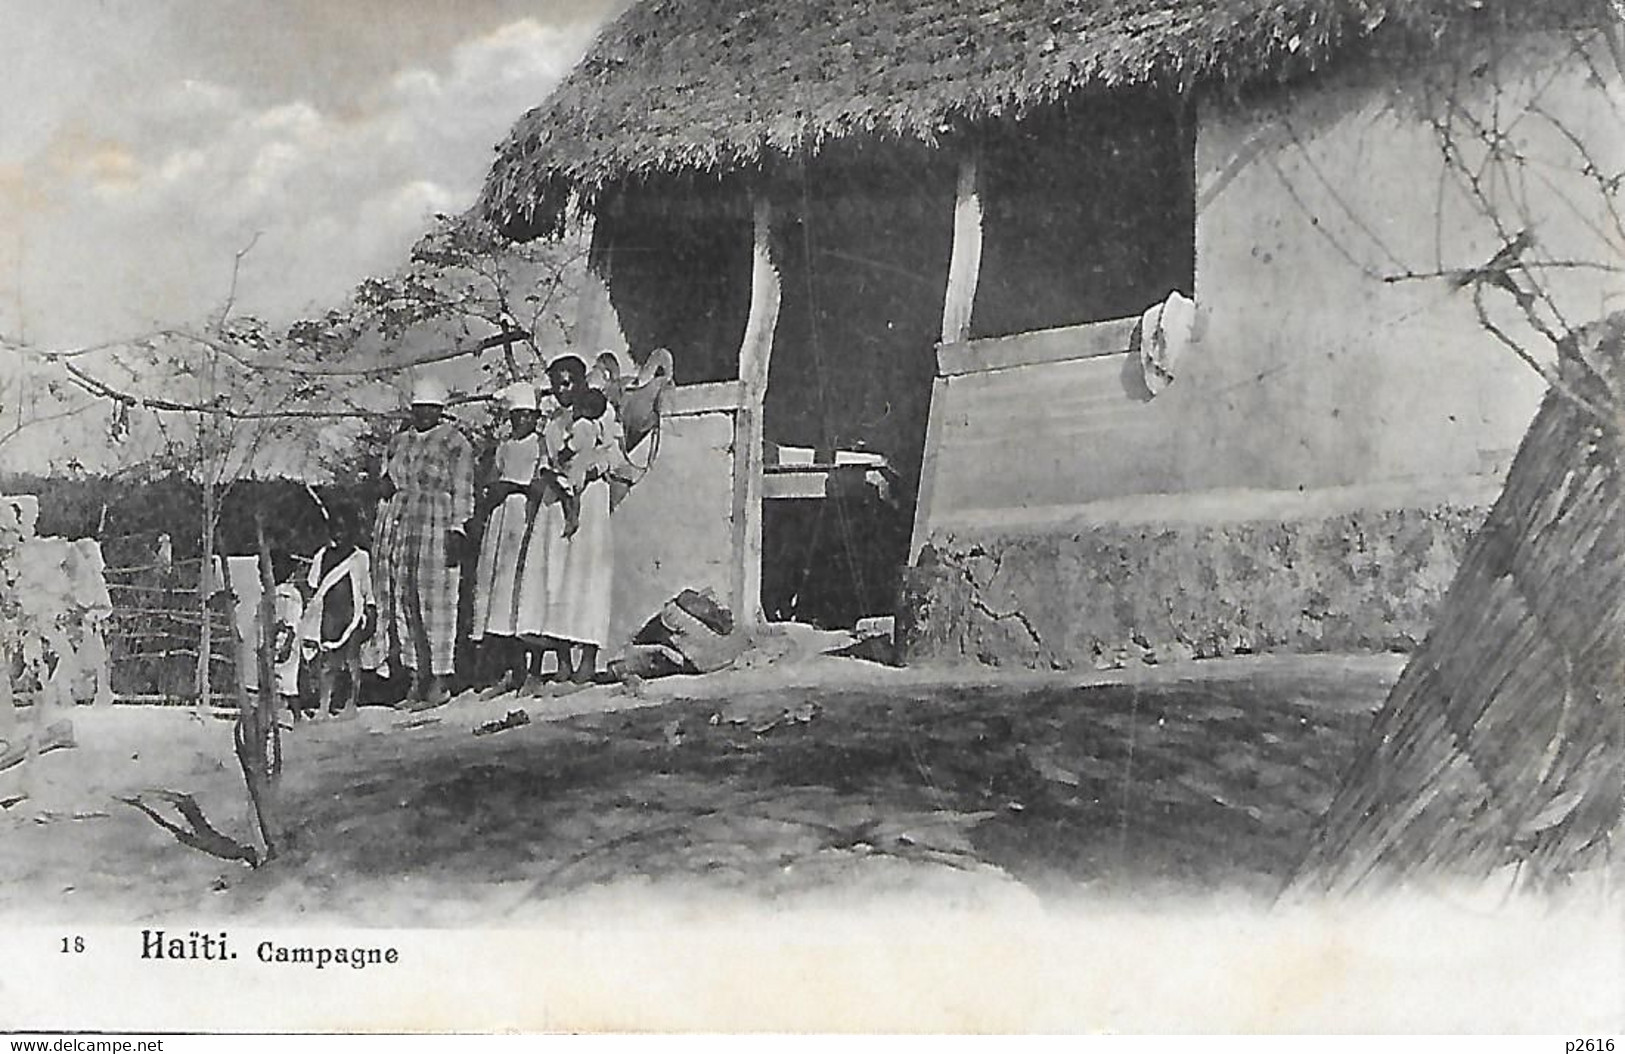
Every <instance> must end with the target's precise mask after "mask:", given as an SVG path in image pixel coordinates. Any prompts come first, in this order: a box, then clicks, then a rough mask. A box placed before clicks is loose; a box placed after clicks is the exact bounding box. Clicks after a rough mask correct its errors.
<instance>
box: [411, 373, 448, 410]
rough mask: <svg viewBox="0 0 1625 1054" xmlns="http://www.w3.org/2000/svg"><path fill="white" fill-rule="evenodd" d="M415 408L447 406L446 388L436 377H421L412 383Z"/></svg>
mask: <svg viewBox="0 0 1625 1054" xmlns="http://www.w3.org/2000/svg"><path fill="white" fill-rule="evenodd" d="M412 405H413V406H445V405H446V386H445V385H444V384H442V383H441V382H440V381H439V380H438V379H436V378H434V377H419V378H418V379H417V380H416V381H414V382H413V383H412Z"/></svg>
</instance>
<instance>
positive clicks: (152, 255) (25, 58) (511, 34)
mask: <svg viewBox="0 0 1625 1054" xmlns="http://www.w3.org/2000/svg"><path fill="white" fill-rule="evenodd" d="M619 6H621V3H620V0H278V2H277V3H264V2H262V0H0V71H3V73H0V331H3V332H5V333H6V334H8V335H10V336H12V337H18V336H21V337H22V338H24V339H26V340H27V341H29V342H30V343H32V344H35V345H37V346H48V347H67V346H72V345H75V344H82V343H90V342H97V341H105V340H114V339H117V338H119V337H121V336H128V335H131V334H134V333H139V332H142V331H143V330H146V329H149V328H151V327H152V326H153V325H154V324H155V323H157V324H182V325H185V324H193V323H196V322H198V321H199V320H202V319H205V318H207V317H209V316H210V315H211V314H213V313H214V312H216V311H218V309H219V307H220V305H221V304H222V303H223V302H224V300H225V298H226V296H227V292H228V290H229V289H230V286H231V276H232V263H233V259H234V257H235V255H236V253H237V252H238V251H239V250H240V249H242V248H243V247H245V246H247V245H249V244H250V242H251V241H252V242H253V249H252V251H250V252H249V253H248V254H247V255H246V256H245V257H244V259H243V263H242V268H241V275H240V279H239V285H238V290H239V293H238V300H237V303H238V305H239V307H240V309H241V310H243V311H246V312H250V313H253V314H257V315H260V316H261V317H264V318H266V319H268V320H270V321H273V322H279V323H281V322H287V321H292V320H294V319H296V318H300V317H306V316H308V315H310V314H313V313H315V312H318V311H320V310H322V309H324V308H326V307H327V306H331V305H336V304H339V303H342V302H343V301H344V299H345V298H346V296H347V294H348V292H349V290H350V289H351V288H352V287H353V286H354V285H355V283H356V282H358V281H359V280H360V279H362V278H363V277H365V276H367V275H369V274H377V273H382V272H387V271H389V270H392V269H393V268H394V267H395V266H397V265H398V264H400V263H402V262H403V261H404V259H405V257H406V254H407V251H408V250H409V248H410V247H411V245H412V243H413V241H415V240H416V238H417V236H418V235H419V234H420V233H422V232H423V231H424V230H425V229H426V228H427V226H428V224H429V222H430V221H431V218H432V216H433V214H434V213H435V212H437V211H442V212H455V211H460V210H462V209H464V208H466V207H467V206H468V205H470V204H471V203H472V202H473V200H474V197H475V195H476V193H477V192H478V189H479V186H480V183H481V181H482V180H483V178H484V175H485V172H486V170H487V168H488V166H489V164H490V161H491V158H492V150H493V148H494V146H495V145H496V144H497V143H498V142H500V141H501V139H502V138H503V137H504V135H505V134H506V132H507V130H508V128H509V127H510V126H511V125H512V123H513V121H514V120H515V119H516V118H518V117H519V116H520V114H522V113H523V112H524V111H525V110H527V109H529V108H530V107H532V106H535V105H536V104H538V103H540V102H541V101H542V100H543V99H544V98H545V97H546V96H547V94H548V93H549V92H550V91H551V90H552V88H553V87H554V86H555V85H556V84H557V83H558V81H559V80H560V79H561V78H562V77H563V76H564V75H565V74H566V73H567V72H568V71H569V70H570V68H571V67H572V66H573V65H574V64H575V62H576V61H577V60H578V59H579V58H580V56H581V54H582V52H583V51H584V50H585V48H586V47H587V45H588V44H589V43H590V42H591V39H592V36H593V34H594V33H595V32H596V30H597V29H598V28H599V27H600V26H601V25H602V23H603V22H604V21H605V20H606V19H607V18H608V17H610V16H611V15H613V14H614V12H615V10H617V9H618V8H619ZM256 236H257V240H255V239H256Z"/></svg>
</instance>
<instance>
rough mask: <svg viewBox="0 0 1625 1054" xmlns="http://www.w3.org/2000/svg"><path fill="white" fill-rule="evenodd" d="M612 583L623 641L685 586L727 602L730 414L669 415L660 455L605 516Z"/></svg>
mask: <svg viewBox="0 0 1625 1054" xmlns="http://www.w3.org/2000/svg"><path fill="white" fill-rule="evenodd" d="M610 523H611V526H612V527H613V530H614V537H615V586H614V592H613V599H612V604H613V607H612V610H611V624H610V633H611V637H612V639H613V640H615V641H616V642H623V641H625V640H626V639H627V638H628V637H629V636H630V635H631V634H632V633H634V632H635V631H636V630H637V628H638V627H639V626H641V625H643V623H644V622H645V621H646V620H647V619H648V618H649V616H651V615H653V614H654V613H655V612H657V611H658V610H659V609H660V606H661V604H663V603H664V602H665V601H666V600H668V599H670V598H671V597H672V596H673V595H674V594H676V593H677V592H678V591H679V590H681V589H685V588H694V589H704V588H706V587H708V586H709V587H711V588H712V589H714V590H716V594H717V596H718V597H719V598H722V599H724V600H726V598H727V596H728V587H729V582H730V580H731V579H730V575H731V566H732V565H731V560H732V556H731V554H732V548H731V546H732V537H733V534H732V530H733V415H732V414H729V413H706V414H693V415H683V416H669V417H667V418H665V419H664V420H663V421H662V423H661V437H660V454H659V457H658V458H657V459H656V460H655V463H654V465H653V467H652V468H650V470H649V474H648V475H647V476H645V477H644V478H643V480H642V481H641V482H639V483H638V485H637V486H635V487H633V488H632V491H631V493H630V494H628V495H627V497H626V500H625V501H623V502H622V503H621V504H620V506H618V507H617V508H616V510H615V513H614V515H613V516H612V517H611V518H610Z"/></svg>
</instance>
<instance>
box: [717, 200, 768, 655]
mask: <svg viewBox="0 0 1625 1054" xmlns="http://www.w3.org/2000/svg"><path fill="white" fill-rule="evenodd" d="M751 213H752V222H751V227H752V240H753V244H754V247H753V249H752V253H751V269H750V314H749V316H748V317H747V320H746V322H745V337H744V340H743V341H741V343H740V346H739V381H740V387H741V389H742V392H741V395H742V398H741V400H740V406H739V412H738V413H737V414H736V415H735V416H734V471H733V479H734V496H733V546H732V550H733V560H734V566H733V575H732V583H731V588H730V590H729V592H730V594H731V605H732V607H733V609H734V614H735V617H736V618H737V620H738V621H739V622H740V623H741V624H743V625H757V624H759V623H761V621H762V619H763V616H762V463H763V452H762V446H763V441H764V436H763V429H762V401H763V399H764V397H765V396H766V395H767V367H768V362H769V361H770V360H771V358H772V355H773V331H774V329H775V328H776V327H777V326H778V322H779V300H780V280H779V271H778V268H777V267H775V266H774V264H773V250H772V225H773V210H772V205H771V204H770V203H769V201H768V199H767V198H766V197H765V196H763V195H761V194H759V193H758V194H753V195H752V196H751Z"/></svg>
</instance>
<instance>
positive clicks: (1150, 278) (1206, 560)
mask: <svg viewBox="0 0 1625 1054" xmlns="http://www.w3.org/2000/svg"><path fill="white" fill-rule="evenodd" d="M1616 25H1617V22H1615V21H1614V16H1613V15H1612V14H1611V13H1610V10H1609V8H1608V6H1607V5H1606V3H1605V2H1604V0H1573V2H1570V0H1562V2H1544V3H1536V2H1533V0H876V2H870V0H864V2H861V3H860V2H856V0H809V2H806V3H798V4H792V5H769V4H757V3H750V2H746V0H644V2H640V3H636V4H635V5H634V6H632V7H630V8H629V9H628V10H627V11H626V12H625V13H624V14H623V15H622V16H621V17H620V18H619V19H618V20H616V21H615V22H614V23H613V24H611V25H610V26H609V27H608V28H606V30H605V31H604V32H603V33H602V34H601V36H600V38H599V39H598V41H597V42H596V44H595V45H594V46H593V48H592V49H591V50H590V52H589V53H588V55H587V56H586V57H585V59H584V60H583V61H582V62H581V64H580V65H579V67H578V68H577V69H576V70H575V71H574V72H573V74H572V75H571V76H570V77H569V78H568V79H567V80H566V81H565V82H564V83H563V85H561V87H560V88H559V89H558V90H557V91H556V93H555V94H554V95H553V96H552V97H551V98H549V99H548V100H546V101H545V102H544V103H543V105H541V106H540V107H538V108H537V109H535V110H533V111H531V112H530V113H528V114H526V115H525V116H524V117H523V118H522V119H521V120H520V121H519V122H518V123H517V124H516V125H515V127H514V129H513V131H512V133H511V135H510V137H509V138H508V140H507V141H506V142H505V143H504V144H502V145H501V146H500V147H499V150H498V157H497V160H496V163H495V165H494V167H493V169H492V171H491V173H490V175H489V177H488V180H487V183H486V186H485V189H484V192H483V195H482V199H481V204H480V209H481V211H482V212H483V214H484V215H485V216H486V217H487V218H489V219H490V220H492V221H493V222H495V223H496V224H497V225H498V226H499V227H500V228H501V229H502V230H503V231H505V232H506V233H507V234H508V235H509V236H511V237H513V238H516V239H529V238H535V237H542V236H550V235H553V234H555V233H557V232H559V231H560V230H562V229H563V228H564V227H565V226H566V225H567V224H571V223H574V222H577V221H578V220H581V219H587V218H590V221H591V223H592V240H593V247H592V263H593V268H594V271H595V273H596V274H597V275H598V276H599V277H600V278H601V280H602V293H603V296H602V297H600V298H598V299H597V300H594V301H592V302H591V303H590V304H589V305H588V306H587V307H584V309H583V315H582V321H583V324H582V332H581V333H580V334H579V339H580V340H581V341H583V342H584V344H585V345H588V346H596V345H599V344H602V345H606V346H607V345H610V344H614V343H623V344H624V346H625V347H627V348H628V349H629V350H630V351H631V353H632V354H633V355H634V357H642V356H643V355H644V354H646V353H647V352H648V351H649V350H650V349H653V348H655V347H666V348H669V349H671V351H672V352H673V354H674V356H675V361H676V372H677V379H678V381H679V382H680V386H679V388H678V389H677V390H676V398H675V399H674V400H673V402H672V405H671V406H670V408H669V409H670V412H669V413H668V415H667V419H666V422H665V425H664V428H663V432H662V437H661V455H660V459H659V461H658V462H657V463H656V465H655V467H654V470H653V471H652V472H651V474H650V476H649V477H648V479H646V480H645V481H644V483H643V484H642V485H641V486H640V487H639V488H637V489H636V490H635V491H634V492H633V494H632V496H631V497H630V498H629V499H628V500H627V501H626V503H625V504H624V505H623V506H622V507H621V509H620V511H619V512H618V513H617V521H618V527H617V549H618V553H619V554H620V566H619V568H618V571H617V574H618V576H619V580H618V584H617V592H616V605H617V611H616V620H617V624H618V626H620V627H622V628H626V627H629V626H631V625H633V624H635V622H636V621H637V620H638V619H640V618H642V617H644V616H645V615H646V613H647V612H648V611H650V610H652V609H653V606H654V605H657V604H658V603H659V601H660V600H661V599H663V598H664V597H665V596H669V595H670V594H671V593H672V592H674V591H675V590H676V589H678V588H682V587H686V586H710V587H713V588H715V589H716V590H717V592H718V593H719V595H722V596H725V597H727V598H729V599H730V601H731V603H732V605H733V606H734V607H735V609H736V610H739V611H741V612H742V613H743V614H744V616H745V617H746V618H760V617H763V616H764V615H765V616H767V617H771V618H800V619H805V620H809V621H817V622H822V623H826V624H850V623H851V622H852V621H853V620H854V619H856V618H859V617H862V616H865V615H883V614H888V613H891V612H892V611H893V610H896V609H897V608H898V606H899V604H900V606H901V610H900V611H899V612H898V613H899V615H900V616H901V619H902V626H901V632H902V637H903V641H902V643H903V644H904V645H905V647H906V649H907V652H908V654H910V655H911V656H914V657H927V658H956V657H968V658H972V659H976V660H980V661H986V662H996V663H1014V664H1026V665H1032V666H1039V667H1063V668H1064V667H1071V666H1079V665H1088V664H1091V663H1093V664H1097V665H1100V664H1109V663H1115V662H1120V661H1124V660H1125V658H1126V657H1129V656H1134V655H1140V656H1146V655H1186V654H1198V655H1203V654H1225V653H1234V652H1244V651H1256V650H1267V649H1289V650H1291V649H1295V650H1317V649H1344V650H1347V649H1383V648H1400V649H1403V648H1408V647H1410V646H1412V645H1413V644H1414V643H1415V642H1416V641H1418V640H1420V639H1421V638H1422V636H1423V635H1424V634H1425V632H1426V629H1427V626H1428V625H1429V620H1430V618H1431V613H1432V611H1433V609H1434V606H1435V605H1436V603H1437V602H1438V599H1439V597H1440V596H1441V595H1442V593H1443V591H1444V589H1445V587H1446V586H1447V585H1448V583H1449V581H1450V578H1451V576H1452V574H1453V572H1454V570H1455V567H1456V565H1457V563H1458V562H1459V559H1460V554H1461V552H1462V549H1463V546H1464V544H1465V541H1466V538H1467V537H1468V535H1469V534H1470V533H1471V531H1472V530H1473V528H1474V527H1475V525H1476V524H1477V523H1479V522H1480V521H1481V520H1482V518H1483V516H1484V514H1485V511H1486V510H1487V509H1488V507H1489V504H1490V502H1491V500H1492V499H1493V497H1494V495H1495V493H1496V491H1497V489H1498V487H1499V484H1500V480H1501V477H1502V476H1503V474H1504V473H1505V470H1506V467H1507V464H1508V462H1509V460H1510V457H1511V455H1512V453H1513V451H1514V449H1515V447H1516V445H1517V441H1518V438H1519V436H1520V435H1521V434H1522V432H1523V430H1524V429H1525V428H1526V426H1527V425H1528V423H1529V421H1530V419H1531V417H1532V416H1533V414H1534V411H1535V408H1536V405H1537V403H1538V401H1539V398H1540V396H1541V393H1542V390H1543V383H1542V381H1541V380H1540V378H1539V377H1538V376H1537V375H1536V373H1535V372H1534V371H1533V370H1529V369H1527V368H1526V367H1525V366H1524V365H1523V364H1521V363H1519V362H1518V361H1517V359H1516V357H1515V356H1514V355H1513V354H1512V353H1511V352H1509V351H1507V350H1506V349H1504V348H1503V347H1501V346H1500V345H1499V344H1498V343H1497V342H1496V340H1495V339H1493V338H1492V336H1491V334H1490V331H1489V330H1488V329H1487V328H1486V322H1489V321H1496V323H1497V325H1498V326H1499V328H1500V330H1501V331H1502V332H1503V333H1504V334H1509V335H1511V336H1512V339H1514V340H1517V339H1520V334H1521V335H1527V333H1525V331H1523V330H1517V327H1518V326H1520V325H1523V324H1524V320H1523V319H1521V318H1519V317H1517V312H1516V311H1514V316H1513V317H1511V318H1506V319H1503V318H1502V316H1500V315H1495V316H1494V317H1493V319H1492V318H1491V315H1488V314H1486V315H1485V316H1484V317H1482V318H1481V317H1479V311H1478V306H1479V304H1480V303H1481V300H1482V298H1479V297H1476V296H1475V295H1473V293H1474V292H1476V291H1478V289H1479V286H1478V285H1474V286H1473V288H1472V289H1471V290H1467V289H1463V288H1462V286H1463V285H1464V284H1465V283H1464V281H1463V280H1461V279H1460V277H1459V275H1460V272H1454V271H1451V268H1462V267H1467V266H1469V265H1471V264H1474V263H1478V262H1482V261H1487V260H1491V259H1492V258H1493V257H1494V256H1495V254H1496V253H1497V251H1498V250H1501V249H1505V248H1507V246H1508V244H1509V239H1510V237H1511V234H1510V231H1513V230H1518V229H1522V228H1530V229H1535V230H1537V231H1538V233H1539V238H1538V242H1537V243H1536V244H1538V246H1539V249H1538V252H1539V253H1540V254H1543V255H1542V258H1543V259H1548V260H1551V261H1563V260H1574V261H1579V260H1595V259H1598V258H1599V257H1608V254H1610V253H1612V254H1613V255H1612V256H1611V257H1608V258H1609V259H1617V258H1618V254H1619V244H1618V242H1617V241H1610V239H1609V237H1608V236H1607V235H1608V232H1607V230H1606V229H1604V228H1605V226H1606V223H1607V220H1606V217H1605V214H1604V211H1603V208H1602V205H1601V204H1594V203H1593V202H1594V201H1595V200H1596V198H1597V197H1598V196H1597V195H1596V194H1595V187H1594V185H1593V184H1594V182H1595V181H1594V180H1593V178H1592V175H1591V174H1590V173H1591V172H1592V171H1593V170H1595V171H1609V172H1611V171H1620V170H1622V169H1625V163H1615V162H1617V161H1618V159H1617V157H1614V156H1613V155H1609V156H1608V157H1605V158H1602V159H1601V160H1600V161H1599V164H1598V165H1596V166H1590V165H1588V164H1587V163H1586V162H1584V161H1582V160H1576V159H1575V157H1576V148H1575V146H1574V144H1575V143H1582V144H1583V143H1585V142H1587V141H1588V138H1587V137H1588V136H1592V135H1594V134H1596V133H1601V136H1602V138H1601V139H1600V142H1601V143H1603V144H1612V143H1616V141H1617V136H1613V135H1612V134H1611V132H1612V129H1614V128H1616V127H1617V112H1616V111H1615V110H1614V109H1613V107H1614V106H1617V105H1619V103H1620V96H1619V91H1618V87H1619V83H1620V80H1619V69H1618V66H1617V64H1615V63H1614V62H1613V56H1617V55H1618V54H1619V51H1618V49H1617V48H1611V45H1612V44H1614V43H1615V41H1613V39H1612V37H1611V36H1610V35H1609V34H1610V33H1612V31H1613V27H1615V26H1616ZM1599 99H1600V100H1601V102H1599V101H1598V100H1599ZM1515 114H1522V117H1520V118H1518V119H1516V120H1513V119H1512V117H1513V116H1514V115H1515ZM1537 114H1539V115H1541V116H1536V115H1537ZM1503 119H1504V120H1505V122H1506V127H1505V128H1503V127H1502V126H1501V125H1500V124H1497V123H1495V122H1500V121H1502V120H1503ZM1486 129H1488V131H1486ZM1503 132H1504V133H1505V134H1503ZM1514 147H1515V148H1516V150H1518V151H1525V152H1527V153H1529V154H1536V153H1540V152H1542V151H1544V152H1545V153H1544V154H1542V156H1543V157H1545V158H1546V159H1547V163H1546V164H1545V167H1544V169H1543V171H1542V178H1543V179H1545V180H1547V181H1548V182H1550V183H1551V185H1552V186H1554V187H1556V188H1557V189H1556V190H1555V191H1554V192H1553V193H1551V194H1547V193H1545V192H1544V191H1543V192H1541V193H1539V194H1536V195H1531V194H1530V193H1528V190H1527V187H1524V188H1523V190H1522V192H1520V191H1519V189H1518V188H1517V187H1514V186H1512V181H1508V187H1509V190H1508V191H1506V192H1504V193H1503V192H1502V191H1501V190H1499V189H1498V188H1497V187H1495V186H1490V187H1486V186H1485V184H1484V183H1483V182H1480V181H1479V179H1480V177H1481V176H1482V173H1483V172H1484V171H1485V169H1486V167H1487V166H1489V165H1490V163H1491V162H1495V161H1500V160H1505V159H1506V157H1507V155H1508V153H1509V151H1511V150H1512V149H1514ZM1598 149H1603V150H1605V151H1607V150H1611V151H1614V153H1615V154H1617V152H1618V150H1619V147H1618V146H1617V145H1612V146H1602V147H1599V148H1598ZM1475 150H1477V153H1475ZM1565 151H1567V152H1568V153H1565ZM1519 156H1522V155H1521V154H1520V155H1519ZM1553 158H1556V159H1557V160H1555V161H1554V160H1552V159H1553ZM1592 160H1598V159H1597V158H1592ZM1610 163H1612V164H1613V167H1611V168H1610V167H1608V164H1610ZM1588 190H1590V191H1592V196H1591V197H1590V198H1587V196H1586V193H1587V191H1588ZM1604 196H1606V195H1604ZM1560 198H1561V199H1562V201H1564V202H1565V203H1566V205H1565V206H1564V207H1559V206H1558V205H1557V204H1556V203H1557V202H1558V201H1559V199H1560ZM1503 203H1505V204H1506V205H1507V207H1508V208H1514V207H1515V208H1516V209H1517V210H1519V211H1518V213H1517V215H1516V216H1515V217H1514V218H1513V219H1509V218H1508V217H1506V216H1502V215H1500V214H1498V211H1497V210H1498V209H1499V208H1500V207H1501V205H1502V204H1503ZM1548 203H1551V204H1550V207H1548ZM1514 220H1515V222H1514ZM1531 251H1532V252H1533V251H1535V250H1531ZM1452 275H1455V276H1456V277H1455V278H1452V277H1451V276H1452ZM1551 275H1552V282H1553V286H1552V290H1553V296H1554V298H1555V299H1554V303H1557V302H1561V304H1562V306H1563V309H1564V310H1567V311H1571V312H1573V313H1575V314H1576V316H1577V317H1581V318H1584V317H1596V316H1597V315H1599V314H1600V313H1601V310H1602V307H1603V301H1604V300H1605V299H1606V297H1607V295H1608V294H1607V289H1608V285H1609V283H1608V282H1607V281H1606V279H1608V278H1610V277H1612V276H1611V275H1610V274H1609V273H1607V272H1606V270H1605V269H1601V268H1597V269H1592V268H1585V267H1574V268H1570V269H1567V270H1563V271H1561V272H1559V271H1556V270H1553V271H1552V272H1551ZM1516 306H1517V305H1516V304H1515V303H1513V302H1512V301H1511V300H1510V299H1509V300H1508V301H1507V302H1505V303H1492V304H1490V305H1489V307H1488V308H1487V310H1490V311H1502V310H1504V309H1506V308H1514V309H1515V308H1516ZM1515 330H1516V332H1514V331H1515ZM899 598H901V600H900V601H899Z"/></svg>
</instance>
